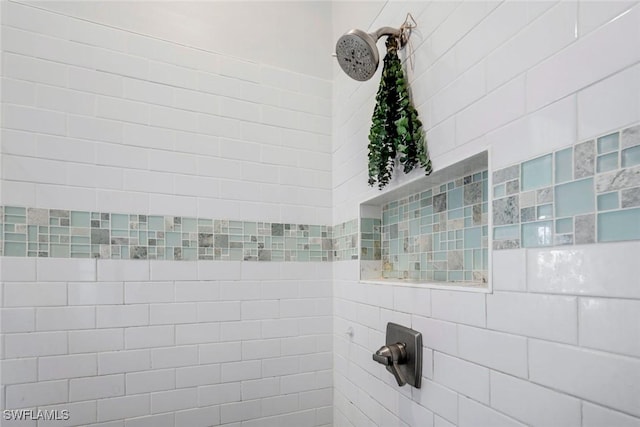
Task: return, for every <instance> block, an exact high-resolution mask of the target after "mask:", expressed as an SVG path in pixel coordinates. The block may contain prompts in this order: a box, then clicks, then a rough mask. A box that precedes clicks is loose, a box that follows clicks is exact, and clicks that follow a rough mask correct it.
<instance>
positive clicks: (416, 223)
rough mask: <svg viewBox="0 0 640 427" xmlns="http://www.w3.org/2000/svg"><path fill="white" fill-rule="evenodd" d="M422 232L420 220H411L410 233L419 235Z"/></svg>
mask: <svg viewBox="0 0 640 427" xmlns="http://www.w3.org/2000/svg"><path fill="white" fill-rule="evenodd" d="M419 234H420V220H419V219H414V220H411V221H409V235H410V236H417V235H419Z"/></svg>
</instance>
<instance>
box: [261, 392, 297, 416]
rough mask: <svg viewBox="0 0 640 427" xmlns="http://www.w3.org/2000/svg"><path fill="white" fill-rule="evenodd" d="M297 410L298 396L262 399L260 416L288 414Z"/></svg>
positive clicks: (289, 395) (290, 395)
mask: <svg viewBox="0 0 640 427" xmlns="http://www.w3.org/2000/svg"><path fill="white" fill-rule="evenodd" d="M297 409H298V395H297V394H288V395H284V396H274V397H267V398H265V399H262V416H265V417H268V416H273V415H280V414H290V413H292V412H295V411H296V410H297Z"/></svg>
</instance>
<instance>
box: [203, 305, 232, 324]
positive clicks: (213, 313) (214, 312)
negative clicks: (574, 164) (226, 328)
mask: <svg viewBox="0 0 640 427" xmlns="http://www.w3.org/2000/svg"><path fill="white" fill-rule="evenodd" d="M240 304H241V302H239V301H221V302H201V303H198V321H199V322H216V321H229V320H240V319H241V305H240Z"/></svg>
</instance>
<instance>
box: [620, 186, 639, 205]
mask: <svg viewBox="0 0 640 427" xmlns="http://www.w3.org/2000/svg"><path fill="white" fill-rule="evenodd" d="M621 195H622V200H621V202H622V207H623V208H633V207H636V206H640V187H635V188H628V189H626V190H622V191H621Z"/></svg>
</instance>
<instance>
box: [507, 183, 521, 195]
mask: <svg viewBox="0 0 640 427" xmlns="http://www.w3.org/2000/svg"><path fill="white" fill-rule="evenodd" d="M519 192H520V180H519V179H514V180H513V181H509V182H507V195H508V196H511V195H512V194H518V193H519Z"/></svg>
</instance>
